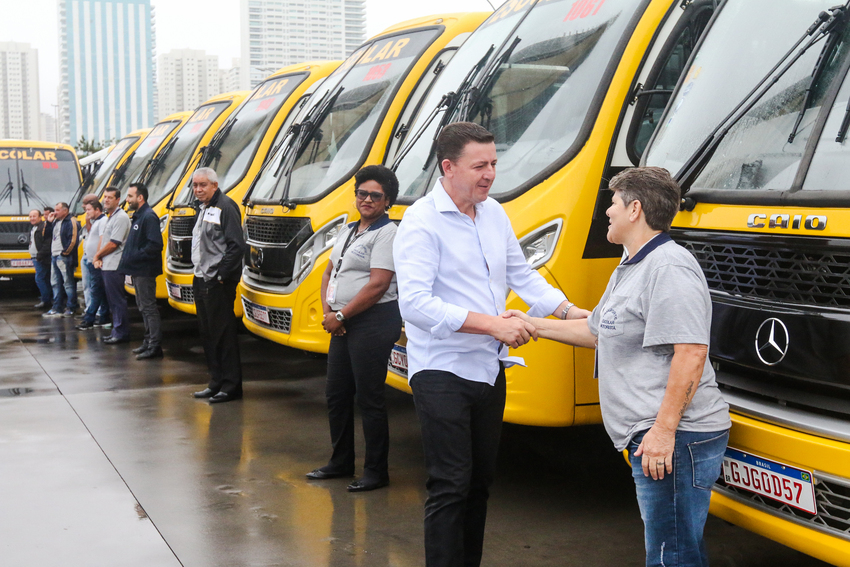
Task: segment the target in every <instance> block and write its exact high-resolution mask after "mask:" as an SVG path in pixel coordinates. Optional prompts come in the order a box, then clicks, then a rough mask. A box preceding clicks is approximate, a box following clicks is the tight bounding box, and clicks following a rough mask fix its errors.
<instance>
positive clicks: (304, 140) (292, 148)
mask: <svg viewBox="0 0 850 567" xmlns="http://www.w3.org/2000/svg"><path fill="white" fill-rule="evenodd" d="M344 90H345V87H343V86H342V85H340V86H338V87H337V89H336V91H334V92H333V94H331V91H328V92H327V93H325V95H324V96H323V97H322V98H321V99H320V100H319V102H317V103H316V104H314V105H313V108H311V109H310V111H309V112H308V113H307V116H306V117H305V118H304V120H302V121H301V122H299V123H298V124H293V125H292V128H293V132H294V134H295V140H293V142H292V144H290V145H289V147H288V148H287V150H288V151H287V154H286V155H285V156H284V157H283V160H281V168H282V170H279V171H282V172H283V174H284V175H286V182H285V184H284V186H283V194H282V195H281V198H280V204H281V205H283V206H285V207H288V208H289V209H294V208H295V203H292V202H289V201H288V199H289V188H290V186H291V185H292V170H293V169H294V168H295V162H296V161H298V158H299V157H300V156H301V154H302V153H303V152H304V149H306V147H307V144H309V143H310V141H311V140H312V139H313V137H314V136H316V135H319V136H321V130H320V129H319V126H320V125H321V124H322V121H324V119H325V117H327V115H328V114H330V111H331V110H332V109H333V105H334V103H335V102H336V100H337V99H338V98H339V95H341V94H342V92H343V91H344Z"/></svg>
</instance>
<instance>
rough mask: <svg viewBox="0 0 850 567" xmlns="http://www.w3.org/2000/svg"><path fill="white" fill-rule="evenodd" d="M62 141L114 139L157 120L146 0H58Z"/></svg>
mask: <svg viewBox="0 0 850 567" xmlns="http://www.w3.org/2000/svg"><path fill="white" fill-rule="evenodd" d="M58 3H59V59H60V66H61V75H62V77H61V82H60V85H59V93H58V94H59V107H60V117H59V121H60V128H59V130H60V134H59V135H60V139H61V140H62V141H64V142H68V143H71V144H76V143H77V141H78V140H79V139H80V137H82V136H85V137H86V138H87V139H88V140H92V141H94V142H103V141H105V140H115V139H118V138H120V137H121V136H123V135H125V134H127V133H128V132H130V131H132V130H136V129H139V128H145V127H148V126H151V125H152V124H153V123H154V121H155V119H156V116H155V101H156V84H155V82H154V77H155V75H156V69H155V63H154V59H153V53H154V51H155V49H156V35H155V23H154V21H155V20H154V9H153V7H152V6H151V2H150V0H58Z"/></svg>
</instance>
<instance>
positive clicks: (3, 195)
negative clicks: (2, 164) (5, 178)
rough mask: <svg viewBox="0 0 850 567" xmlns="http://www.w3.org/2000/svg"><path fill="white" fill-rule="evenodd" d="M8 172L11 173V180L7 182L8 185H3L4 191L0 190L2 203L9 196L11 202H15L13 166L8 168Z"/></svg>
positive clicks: (0, 201)
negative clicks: (13, 198) (13, 195)
mask: <svg viewBox="0 0 850 567" xmlns="http://www.w3.org/2000/svg"><path fill="white" fill-rule="evenodd" d="M6 173H8V174H9V182H8V183H6V186H5V187H3V191H2V192H0V203H2V202H3V201H5V200H6V197H8V198H9V204H10V205H12V204H13V200H12V191H14V190H15V183H14V182H13V181H12V168H11V167H8V168H6Z"/></svg>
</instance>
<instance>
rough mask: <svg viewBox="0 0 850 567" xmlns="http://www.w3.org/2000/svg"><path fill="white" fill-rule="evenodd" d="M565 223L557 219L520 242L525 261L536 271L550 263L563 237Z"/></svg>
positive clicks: (532, 232)
mask: <svg viewBox="0 0 850 567" xmlns="http://www.w3.org/2000/svg"><path fill="white" fill-rule="evenodd" d="M562 225H563V221H561V219H556V220H554V221H552V222H549V223H546V224H544V225H543V226H541V227H539V228H537V229H535V230H533V231H531V232H530V233H529V234H527V235H526V236H523V237H522V239H521V240H520V241H519V245H520V248H522V253H523V255H525V261H526V262H528V265H529V266H531V269H533V270H536V269H537V268H539V267H540V266H542V265H543V264H545V263H546V262H548V261H549V259H550V258H551V257H552V254H553V253H554V252H555V245H556V244H557V243H558V238H559V237H560V236H561V226H562Z"/></svg>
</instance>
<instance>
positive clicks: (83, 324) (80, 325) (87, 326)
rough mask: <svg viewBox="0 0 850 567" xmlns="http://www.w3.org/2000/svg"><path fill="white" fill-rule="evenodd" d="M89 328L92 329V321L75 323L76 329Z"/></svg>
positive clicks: (84, 329) (86, 329)
mask: <svg viewBox="0 0 850 567" xmlns="http://www.w3.org/2000/svg"><path fill="white" fill-rule="evenodd" d="M89 329H94V323H91V322H89V321H83V322H82V323H80V324H79V325H77V330H78V331H88V330H89Z"/></svg>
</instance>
